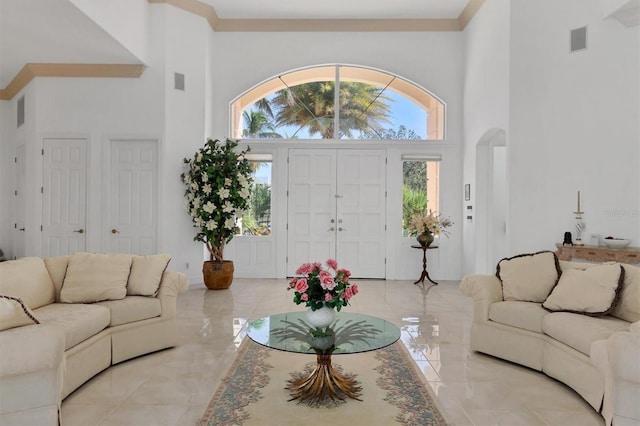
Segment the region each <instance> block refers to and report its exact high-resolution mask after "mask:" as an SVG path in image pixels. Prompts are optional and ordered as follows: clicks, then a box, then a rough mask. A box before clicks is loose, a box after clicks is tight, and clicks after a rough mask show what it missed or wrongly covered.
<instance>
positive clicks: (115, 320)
mask: <svg viewBox="0 0 640 426" xmlns="http://www.w3.org/2000/svg"><path fill="white" fill-rule="evenodd" d="M97 304H98V305H101V306H104V307H106V308H109V311H110V312H111V322H110V323H109V326H111V327H114V326H116V325H120V324H128V323H130V322H135V321H142V320H145V319H149V318H156V317H159V316H160V314H161V313H162V306H161V304H160V299H158V298H156V297H143V296H127V297H125V298H124V299H122V300H108V301H105V302H98V303H97Z"/></svg>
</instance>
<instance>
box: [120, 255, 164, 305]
mask: <svg viewBox="0 0 640 426" xmlns="http://www.w3.org/2000/svg"><path fill="white" fill-rule="evenodd" d="M170 260H171V256H169V255H168V254H154V255H150V256H133V259H132V262H131V273H130V274H129V282H128V283H127V295H129V296H155V295H156V294H157V293H158V288H159V287H160V281H161V280H162V274H163V273H164V271H165V270H166V269H167V266H168V265H169V261H170Z"/></svg>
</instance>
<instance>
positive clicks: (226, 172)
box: [180, 139, 253, 288]
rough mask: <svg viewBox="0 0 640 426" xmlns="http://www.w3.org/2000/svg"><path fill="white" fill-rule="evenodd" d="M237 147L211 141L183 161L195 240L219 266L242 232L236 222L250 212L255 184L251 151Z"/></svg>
mask: <svg viewBox="0 0 640 426" xmlns="http://www.w3.org/2000/svg"><path fill="white" fill-rule="evenodd" d="M237 146H238V142H237V141H233V140H230V139H227V140H226V142H224V143H222V142H220V141H219V140H217V139H216V140H212V139H208V140H207V142H206V143H205V145H204V146H203V147H202V148H200V149H199V150H198V151H196V153H195V155H194V156H193V158H190V159H189V158H185V159H184V160H183V161H184V172H183V173H182V174H181V175H180V178H181V180H182V182H183V183H184V184H185V185H186V186H187V189H186V190H185V193H184V195H185V197H186V199H187V203H186V207H187V210H188V211H189V214H190V215H191V220H192V221H193V225H194V226H195V228H196V229H197V233H196V235H195V237H194V238H193V240H194V241H201V242H203V243H204V244H205V245H206V246H207V250H208V251H209V256H210V260H209V261H210V262H212V263H216V264H218V265H220V264H222V262H223V252H224V246H225V244H227V243H228V242H229V241H231V240H232V239H233V236H234V235H236V233H237V232H238V230H239V228H238V226H237V224H236V218H237V217H238V216H240V215H242V213H243V212H244V211H245V210H246V209H248V208H249V196H250V193H251V185H252V183H253V178H252V176H253V170H252V168H251V164H250V163H249V161H248V160H247V159H246V157H245V155H246V153H247V152H249V148H247V149H246V150H244V151H240V152H235V148H236V147H237ZM205 266H206V265H205ZM231 268H232V269H231V271H232V272H233V266H231ZM206 275H207V274H206V273H205V283H206ZM229 284H231V282H229ZM207 287H209V285H207ZM227 287H228V285H227ZM209 288H211V287H209Z"/></svg>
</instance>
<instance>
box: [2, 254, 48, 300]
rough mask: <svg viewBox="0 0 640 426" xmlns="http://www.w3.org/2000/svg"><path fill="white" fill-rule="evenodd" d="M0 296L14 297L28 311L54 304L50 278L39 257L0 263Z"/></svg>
mask: <svg viewBox="0 0 640 426" xmlns="http://www.w3.org/2000/svg"><path fill="white" fill-rule="evenodd" d="M0 294H4V295H6V296H12V297H16V298H18V299H20V300H22V302H23V303H24V304H25V305H27V306H28V307H29V308H30V309H36V308H39V307H40V306H44V305H48V304H49V303H53V302H54V289H53V283H52V282H51V277H50V276H49V273H48V272H47V268H46V267H45V266H44V261H43V260H42V259H41V258H39V257H23V258H21V259H18V260H10V261H8V262H0Z"/></svg>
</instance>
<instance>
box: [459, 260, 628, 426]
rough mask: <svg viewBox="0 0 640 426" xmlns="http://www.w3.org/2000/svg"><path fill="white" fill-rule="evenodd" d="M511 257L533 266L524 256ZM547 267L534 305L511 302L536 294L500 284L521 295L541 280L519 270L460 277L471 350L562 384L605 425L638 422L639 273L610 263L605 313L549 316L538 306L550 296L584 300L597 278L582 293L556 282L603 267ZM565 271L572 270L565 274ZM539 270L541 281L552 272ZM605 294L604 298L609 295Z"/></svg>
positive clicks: (558, 312) (555, 312)
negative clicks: (615, 282)
mask: <svg viewBox="0 0 640 426" xmlns="http://www.w3.org/2000/svg"><path fill="white" fill-rule="evenodd" d="M545 253H551V252H545ZM551 255H553V257H554V258H555V255H554V254H553V253H551ZM531 256H532V257H533V255H531ZM545 256H547V257H549V256H550V255H549V254H546V255H545ZM512 259H515V260H517V261H520V260H521V261H522V262H529V264H528V265H527V267H533V268H538V265H535V262H532V261H531V259H527V258H526V257H525V258H523V259H516V258H512ZM503 260H506V261H512V260H511V259H503ZM502 262H503V261H501V263H502ZM545 262H546V260H545ZM555 263H556V265H557V268H558V276H557V279H556V280H555V283H552V285H551V286H550V288H549V287H547V288H545V287H544V286H542V288H538V289H537V290H539V291H541V293H540V294H539V295H538V296H537V299H538V300H537V301H526V300H518V299H536V296H534V295H532V294H528V295H526V294H523V293H522V292H521V293H520V294H519V295H518V294H517V293H518V290H516V291H514V289H513V287H511V288H508V287H506V286H505V282H507V281H506V280H507V279H508V280H510V281H511V283H513V281H514V279H515V280H520V281H521V282H524V284H525V286H523V287H521V288H520V290H523V289H524V291H525V292H526V291H528V290H527V288H532V287H535V286H536V283H535V281H536V280H539V281H544V280H545V277H544V276H540V275H537V274H536V273H535V272H534V273H532V272H531V271H529V272H526V271H525V270H526V268H525V270H523V269H520V271H516V272H517V273H515V274H514V273H513V272H514V270H513V269H512V270H510V271H509V273H510V274H511V275H509V274H506V276H501V273H500V272H501V271H500V269H499V268H498V272H497V273H496V275H469V276H466V277H464V278H463V280H462V281H461V283H460V288H461V291H462V292H463V293H464V294H465V295H467V296H470V297H472V298H473V322H472V325H471V348H472V349H473V350H475V351H479V352H483V353H486V354H489V355H492V356H496V357H499V358H503V359H506V360H509V361H512V362H515V363H518V364H521V365H524V366H527V367H529V368H532V369H535V370H538V371H542V372H544V373H545V374H547V375H548V376H551V377H553V378H555V379H557V380H559V381H561V382H563V383H565V384H567V385H568V386H570V387H571V388H573V389H574V390H575V391H576V392H577V393H578V394H579V395H580V396H582V398H584V399H585V400H586V401H587V402H588V403H589V404H590V405H591V406H592V407H593V408H594V409H595V410H596V411H597V412H599V413H600V414H601V415H602V416H603V418H604V419H605V423H606V424H607V425H609V424H614V425H615V426H620V425H631V424H634V425H638V424H640V268H637V267H635V266H632V265H620V264H613V265H610V266H611V268H616V267H618V266H622V267H623V268H622V269H623V270H624V272H623V273H621V277H622V279H621V280H620V283H619V284H620V285H619V287H618V288H617V293H616V294H617V297H618V299H617V301H616V300H615V297H614V301H613V302H612V305H613V309H611V308H610V309H611V310H610V312H608V313H605V314H601V315H599V316H592V315H587V314H585V313H584V312H581V313H577V312H567V311H564V310H563V309H554V310H553V311H550V310H548V309H545V306H550V305H549V300H550V299H551V297H552V295H553V293H554V292H555V291H556V289H557V291H560V289H561V288H564V289H565V290H568V291H570V292H573V294H572V296H571V297H575V298H576V299H582V300H585V297H586V299H587V300H588V299H589V298H590V297H591V295H590V293H589V291H588V290H587V288H588V287H589V286H591V285H595V286H596V287H598V286H599V285H600V283H599V282H598V280H597V279H596V280H593V282H591V280H585V286H584V288H581V286H580V284H581V283H576V282H574V283H573V284H574V286H573V287H571V286H568V287H567V286H565V287H561V284H562V285H565V284H564V282H568V281H569V280H570V277H574V278H575V277H581V276H585V274H587V273H589V274H592V272H589V271H595V270H593V269H592V268H595V267H596V266H597V267H598V268H600V269H603V268H604V267H605V266H606V265H593V264H586V263H578V262H565V261H558V260H557V258H555ZM499 265H500V264H499ZM540 269H544V267H542V268H540ZM569 270H572V272H570V273H568V272H567V271H569ZM523 272H525V273H524V274H523ZM547 272H548V275H549V276H548V278H552V276H553V272H552V271H550V270H549V271H547ZM518 274H520V276H518ZM581 274H582V275H581ZM564 277H566V280H565V279H564ZM622 280H623V281H622ZM586 281H589V283H586ZM575 284H578V286H575ZM607 292H608V294H610V290H607ZM556 294H557V293H556ZM569 294H570V293H569ZM565 295H566V294H565ZM541 298H542V300H540V299H541ZM568 303H569V304H571V303H572V301H570V300H569V301H568ZM589 304H591V306H595V305H597V303H593V300H590V301H589V303H586V305H589ZM543 305H545V306H543ZM594 309H595V310H596V311H598V310H599V309H600V308H594ZM568 310H576V308H575V306H574V307H572V308H570V309H568ZM587 310H588V309H587Z"/></svg>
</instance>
